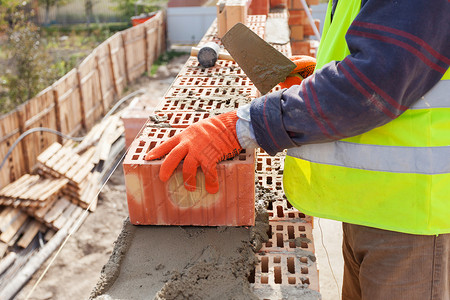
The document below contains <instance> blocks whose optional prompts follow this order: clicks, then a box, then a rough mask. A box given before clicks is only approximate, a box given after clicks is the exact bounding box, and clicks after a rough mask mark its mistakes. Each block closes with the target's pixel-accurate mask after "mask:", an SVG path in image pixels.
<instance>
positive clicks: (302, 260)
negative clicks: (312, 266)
mask: <svg viewBox="0 0 450 300" xmlns="http://www.w3.org/2000/svg"><path fill="white" fill-rule="evenodd" d="M300 262H302V263H304V264H307V263H308V258H307V257H300Z"/></svg>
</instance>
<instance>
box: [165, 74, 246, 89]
mask: <svg viewBox="0 0 450 300" xmlns="http://www.w3.org/2000/svg"><path fill="white" fill-rule="evenodd" d="M182 75H184V74H182ZM172 86H192V87H207V86H212V87H215V86H219V87H223V86H253V82H252V81H251V80H250V79H249V78H248V77H244V76H227V77H219V76H216V77H200V76H199V77H191V76H178V77H177V78H176V79H175V81H174V82H173V84H172Z"/></svg>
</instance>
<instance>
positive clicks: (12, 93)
mask: <svg viewBox="0 0 450 300" xmlns="http://www.w3.org/2000/svg"><path fill="white" fill-rule="evenodd" d="M9 16H10V18H11V19H10V20H11V22H10V23H9V29H8V30H7V34H8V42H7V43H6V45H5V47H4V48H5V50H6V53H7V59H8V60H9V68H7V70H6V72H5V74H1V75H2V86H3V88H2V90H3V91H5V90H6V91H7V93H8V97H7V98H6V97H4V99H3V101H2V103H0V105H1V106H0V111H2V112H4V111H8V110H10V109H13V108H14V107H16V106H17V105H19V104H21V103H23V102H25V101H27V100H28V99H31V98H32V97H33V96H35V95H36V93H38V92H39V91H40V90H42V89H44V88H45V87H47V85H48V82H49V81H50V80H51V79H52V78H53V77H54V75H53V70H52V68H49V66H50V65H51V59H50V57H49V56H48V55H47V54H46V52H45V49H44V47H43V45H42V43H41V40H40V35H39V29H38V27H36V26H35V25H34V24H33V23H32V22H31V21H30V19H31V15H30V14H27V12H26V11H25V10H18V11H15V12H13V13H12V14H10V15H9Z"/></svg>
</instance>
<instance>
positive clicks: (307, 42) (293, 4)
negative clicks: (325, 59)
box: [287, 0, 320, 56]
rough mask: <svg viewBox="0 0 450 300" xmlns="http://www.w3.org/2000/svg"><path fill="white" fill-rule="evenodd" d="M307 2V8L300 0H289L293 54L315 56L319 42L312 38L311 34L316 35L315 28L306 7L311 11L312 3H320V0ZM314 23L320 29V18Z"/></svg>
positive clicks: (308, 0) (307, 0)
mask: <svg viewBox="0 0 450 300" xmlns="http://www.w3.org/2000/svg"><path fill="white" fill-rule="evenodd" d="M306 3H307V5H308V7H307V8H305V7H303V5H302V2H301V1H300V0H287V8H288V11H289V28H290V29H291V47H292V54H293V55H298V54H302V55H311V56H315V55H316V44H317V42H316V41H314V40H311V39H310V37H311V36H314V30H313V27H312V26H311V23H310V21H309V19H308V17H307V14H306V9H308V10H309V12H311V8H310V7H311V5H317V4H319V0H306ZM314 25H315V26H316V28H317V30H319V28H320V20H318V19H315V20H314Z"/></svg>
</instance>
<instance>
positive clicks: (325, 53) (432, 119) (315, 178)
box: [283, 0, 450, 235]
mask: <svg viewBox="0 0 450 300" xmlns="http://www.w3.org/2000/svg"><path fill="white" fill-rule="evenodd" d="M331 4H332V1H330V2H329V6H328V12H327V17H326V21H325V24H324V33H323V35H322V40H321V43H320V46H319V51H318V58H317V69H318V68H320V67H322V66H323V65H324V64H326V63H328V62H330V61H333V60H336V61H340V60H343V59H344V58H345V57H346V56H347V55H349V54H350V51H349V50H348V47H347V44H346V42H345V34H346V32H347V30H348V28H349V27H350V24H351V23H352V21H353V20H354V18H355V17H356V15H357V14H358V13H359V10H360V7H361V1H360V0H347V1H343V0H341V1H339V2H338V5H337V8H336V11H335V13H334V16H333V22H332V23H331V24H330V19H331V18H330V11H331ZM287 154H288V156H287V157H286V160H285V169H284V179H283V184H284V190H285V194H286V196H287V198H288V200H289V202H290V203H291V204H292V205H293V206H294V207H296V208H297V209H299V210H300V211H302V212H304V213H307V214H310V215H313V216H318V217H323V218H329V219H334V220H339V221H343V222H348V223H352V224H359V225H365V226H370V227H376V228H381V229H386V230H392V231H398V232H404V233H411V234H426V235H431V234H442V233H450V71H449V70H447V72H446V73H445V75H444V77H443V78H442V80H441V81H440V82H439V83H438V84H437V85H435V86H434V87H433V88H432V89H431V90H430V91H429V92H428V93H427V94H426V95H424V96H423V97H422V98H421V99H419V100H418V101H417V102H416V103H415V104H414V105H413V106H412V107H410V108H409V109H408V110H406V111H405V112H404V113H403V114H402V115H401V116H400V117H398V118H397V119H395V120H393V121H391V122H389V123H388V124H385V125H384V126H381V127H378V128H375V129H373V130H370V131H368V132H366V133H364V134H361V135H358V136H355V137H351V138H347V139H343V140H340V141H336V142H330V143H324V144H315V145H305V146H301V147H298V148H293V149H289V150H288V153H287Z"/></svg>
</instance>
